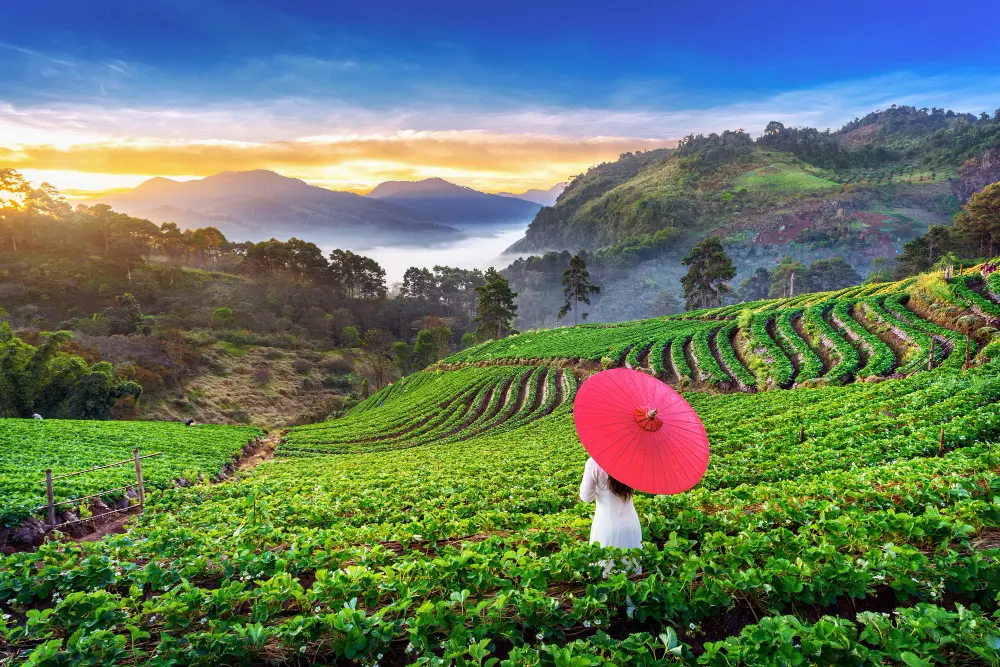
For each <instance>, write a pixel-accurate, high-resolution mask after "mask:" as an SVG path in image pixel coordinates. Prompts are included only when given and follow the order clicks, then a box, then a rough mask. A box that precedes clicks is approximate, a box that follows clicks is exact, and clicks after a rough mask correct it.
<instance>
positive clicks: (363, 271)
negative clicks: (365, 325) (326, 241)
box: [328, 249, 387, 300]
mask: <svg viewBox="0 0 1000 667" xmlns="http://www.w3.org/2000/svg"><path fill="white" fill-rule="evenodd" d="M328 275H329V278H330V280H331V281H332V282H333V284H334V286H335V287H336V288H337V290H338V291H339V292H340V293H341V294H343V295H344V296H346V297H348V298H350V299H368V300H378V299H384V298H385V296H386V292H387V290H386V286H385V269H383V268H382V267H381V266H380V265H379V263H378V262H376V261H375V260H374V259H372V258H370V257H364V256H363V255H356V254H354V253H353V252H351V251H350V250H339V249H338V250H334V251H333V252H331V253H330V268H329V273H328Z"/></svg>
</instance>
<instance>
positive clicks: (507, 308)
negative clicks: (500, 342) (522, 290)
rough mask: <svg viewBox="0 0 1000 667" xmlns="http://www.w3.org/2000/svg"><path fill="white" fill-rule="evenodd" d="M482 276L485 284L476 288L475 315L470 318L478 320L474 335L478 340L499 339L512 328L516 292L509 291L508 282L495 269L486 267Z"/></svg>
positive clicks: (515, 315)
mask: <svg viewBox="0 0 1000 667" xmlns="http://www.w3.org/2000/svg"><path fill="white" fill-rule="evenodd" d="M483 278H485V280H486V284H485V285H482V286H480V287H477V288H476V316H475V317H473V318H472V321H473V322H479V327H478V328H476V336H477V337H478V338H479V340H490V339H500V338H503V337H504V336H506V335H508V334H509V333H510V332H511V330H512V328H513V325H514V318H515V317H517V304H515V303H514V298H515V297H516V296H517V293H516V292H513V291H511V289H510V283H509V282H508V281H507V279H506V278H504V277H503V276H501V275H500V274H499V273H497V270H496V269H492V268H491V269H487V271H486V273H485V274H484V275H483Z"/></svg>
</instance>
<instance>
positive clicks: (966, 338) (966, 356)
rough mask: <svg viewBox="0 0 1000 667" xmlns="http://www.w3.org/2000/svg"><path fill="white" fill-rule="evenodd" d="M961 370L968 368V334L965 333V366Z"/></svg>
mask: <svg viewBox="0 0 1000 667" xmlns="http://www.w3.org/2000/svg"><path fill="white" fill-rule="evenodd" d="M962 370H969V334H965V368H964V369H962Z"/></svg>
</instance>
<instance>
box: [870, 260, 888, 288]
mask: <svg viewBox="0 0 1000 667" xmlns="http://www.w3.org/2000/svg"><path fill="white" fill-rule="evenodd" d="M891 278H892V259H890V258H888V257H881V256H880V257H876V258H875V259H873V260H872V270H871V272H870V273H869V274H868V275H867V276H866V277H865V284H870V283H884V282H888V281H889V280H890V279H891Z"/></svg>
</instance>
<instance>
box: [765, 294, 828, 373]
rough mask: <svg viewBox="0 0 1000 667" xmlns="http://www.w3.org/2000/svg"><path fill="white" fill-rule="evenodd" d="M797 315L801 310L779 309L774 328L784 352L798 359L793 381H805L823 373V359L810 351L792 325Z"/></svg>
mask: <svg viewBox="0 0 1000 667" xmlns="http://www.w3.org/2000/svg"><path fill="white" fill-rule="evenodd" d="M799 317H802V311H801V310H799V309H788V308H786V309H784V310H781V311H779V312H778V315H777V317H776V318H775V325H774V329H775V331H776V332H777V334H778V341H779V342H780V343H782V347H783V348H784V350H785V352H786V354H788V356H789V357H791V356H793V355H794V356H795V357H796V358H797V359H798V360H799V371H798V373H796V375H795V381H796V382H805V381H807V380H815V379H816V378H818V377H820V376H821V375H822V374H823V360H822V359H820V358H819V355H817V354H816V353H815V352H813V351H812V348H810V347H809V344H808V343H807V342H806V341H805V340H803V338H802V336H800V335H799V333H798V332H797V331H796V330H795V327H794V326H792V322H793V321H794V320H796V319H797V318H799Z"/></svg>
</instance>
